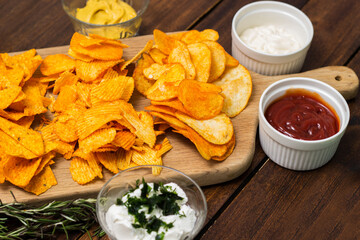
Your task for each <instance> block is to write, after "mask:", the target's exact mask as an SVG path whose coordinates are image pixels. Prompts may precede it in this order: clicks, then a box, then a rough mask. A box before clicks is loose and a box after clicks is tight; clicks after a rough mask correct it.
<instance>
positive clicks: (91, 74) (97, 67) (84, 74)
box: [75, 60, 123, 82]
mask: <svg viewBox="0 0 360 240" xmlns="http://www.w3.org/2000/svg"><path fill="white" fill-rule="evenodd" d="M122 61H123V60H108V61H104V60H93V61H91V62H84V61H82V60H76V65H75V66H76V67H75V68H76V75H77V76H78V77H79V78H80V79H81V80H83V81H84V82H93V81H95V80H97V79H98V78H99V77H100V76H101V75H102V74H104V73H105V72H106V70H108V69H109V68H112V67H113V66H115V65H116V64H118V63H120V62H122Z"/></svg>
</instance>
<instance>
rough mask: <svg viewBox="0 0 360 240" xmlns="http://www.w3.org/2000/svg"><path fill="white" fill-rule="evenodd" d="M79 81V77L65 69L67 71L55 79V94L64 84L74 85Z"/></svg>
mask: <svg viewBox="0 0 360 240" xmlns="http://www.w3.org/2000/svg"><path fill="white" fill-rule="evenodd" d="M74 65H75V64H74ZM78 81H79V77H78V76H76V75H75V74H73V73H71V72H68V71H65V72H63V73H61V74H60V76H59V78H57V79H56V81H55V86H54V89H53V94H58V93H59V92H60V90H61V88H62V87H63V86H65V85H74V84H76V83H77V82H78Z"/></svg>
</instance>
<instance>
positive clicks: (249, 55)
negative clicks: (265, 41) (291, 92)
mask: <svg viewBox="0 0 360 240" xmlns="http://www.w3.org/2000/svg"><path fill="white" fill-rule="evenodd" d="M269 25H273V26H279V27H281V28H283V29H286V30H287V31H288V33H290V34H292V35H293V36H294V38H295V39H297V41H298V42H299V43H300V48H299V49H297V50H294V51H292V52H290V53H285V54H270V53H265V52H263V51H259V50H255V49H254V48H252V47H249V46H248V45H247V44H246V43H245V42H244V41H243V40H242V39H241V38H240V35H241V34H242V33H243V32H244V31H245V30H246V29H249V28H254V27H258V26H269ZM313 35H314V29H313V26H312V23H311V21H310V20H309V18H308V17H307V16H306V15H305V14H304V13H303V12H302V11H300V10H299V9H297V8H295V7H293V6H291V5H289V4H286V3H282V2H276V1H258V2H254V3H250V4H247V5H245V6H244V7H242V8H240V9H239V10H238V11H237V13H236V14H235V16H234V18H233V20H232V26H231V37H232V55H233V56H234V57H235V58H236V59H237V60H238V61H239V62H240V63H241V64H242V65H244V66H245V67H246V68H248V69H249V70H252V71H254V72H257V73H260V74H263V75H282V74H289V73H296V72H299V71H300V70H301V68H302V66H303V64H304V60H305V58H306V54H307V52H308V49H309V47H310V44H311V41H312V38H313ZM276 41H277V40H276ZM275 43H277V42H275Z"/></svg>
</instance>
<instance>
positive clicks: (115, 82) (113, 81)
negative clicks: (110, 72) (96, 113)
mask: <svg viewBox="0 0 360 240" xmlns="http://www.w3.org/2000/svg"><path fill="white" fill-rule="evenodd" d="M131 78H132V77H126V76H117V77H114V78H110V79H109V78H107V79H103V80H102V81H101V82H100V84H99V85H97V86H95V87H94V88H93V89H92V91H91V94H92V96H95V97H96V98H98V99H101V100H104V101H114V100H118V99H121V97H122V95H123V94H124V90H125V89H126V86H127V84H128V81H131V80H132V79H131ZM129 79H130V80H129Z"/></svg>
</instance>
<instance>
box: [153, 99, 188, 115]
mask: <svg viewBox="0 0 360 240" xmlns="http://www.w3.org/2000/svg"><path fill="white" fill-rule="evenodd" d="M151 104H152V105H161V106H168V107H171V108H173V109H175V110H178V111H180V112H183V113H187V111H186V109H185V108H184V105H183V104H182V102H180V100H179V99H178V98H175V99H171V100H168V101H151Z"/></svg>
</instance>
